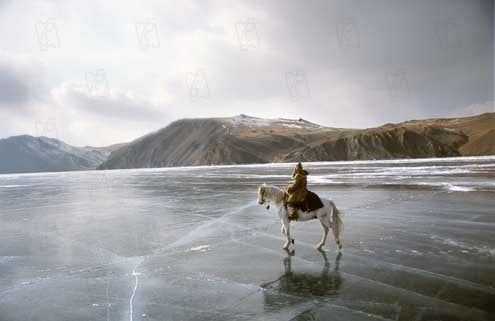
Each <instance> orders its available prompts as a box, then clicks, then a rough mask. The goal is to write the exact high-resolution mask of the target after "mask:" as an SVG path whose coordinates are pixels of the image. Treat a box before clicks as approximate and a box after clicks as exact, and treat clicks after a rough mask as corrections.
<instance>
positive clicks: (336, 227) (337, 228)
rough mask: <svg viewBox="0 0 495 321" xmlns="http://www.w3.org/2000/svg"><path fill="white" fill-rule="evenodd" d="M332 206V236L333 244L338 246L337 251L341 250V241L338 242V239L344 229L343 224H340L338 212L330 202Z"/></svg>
mask: <svg viewBox="0 0 495 321" xmlns="http://www.w3.org/2000/svg"><path fill="white" fill-rule="evenodd" d="M331 205H332V232H333V236H334V238H335V242H337V245H338V246H339V249H341V248H342V241H341V240H340V237H341V236H342V230H343V228H344V223H343V222H342V219H341V218H340V217H341V216H340V211H339V209H338V208H337V206H336V205H335V203H334V202H331Z"/></svg>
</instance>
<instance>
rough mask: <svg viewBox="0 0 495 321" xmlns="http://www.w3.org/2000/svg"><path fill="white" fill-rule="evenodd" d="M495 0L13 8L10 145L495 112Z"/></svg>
mask: <svg viewBox="0 0 495 321" xmlns="http://www.w3.org/2000/svg"><path fill="white" fill-rule="evenodd" d="M493 12H494V8H493V1H490V0H486V1H485V0H464V1H457V0H445V1H443V0H442V1H437V0H434V1H427V0H421V1H397V0H388V1H385V0H379V1H366V2H365V1H342V0H335V1H328V0H325V1H323V0H322V1H300V0H291V1H272V0H265V1H202V0H197V1H190V0H183V1H163V0H162V1H123V0H119V1H117V0H115V1H113V0H112V1H110V0H107V1H92V0H86V1H72V0H63V1H62V0H60V1H24V0H0V41H1V42H0V119H1V126H0V138H3V137H8V136H12V135H20V134H31V135H40V134H45V135H47V136H56V137H58V138H60V139H61V140H63V141H65V142H67V143H70V144H74V145H93V146H103V145H108V144H112V143H118V142H124V141H129V140H132V139H135V138H137V137H139V136H141V135H143V134H146V133H148V132H150V131H153V130H156V129H159V128H161V127H164V126H166V125H167V124H168V123H169V122H170V121H173V120H175V119H177V118H184V117H212V116H232V115H236V114H240V113H244V114H248V115H252V116H258V117H267V118H277V117H284V118H299V117H302V118H305V119H308V120H310V121H313V122H316V123H319V124H322V125H327V126H334V127H373V126H378V125H381V124H383V123H388V122H399V121H404V120H408V119H413V118H414V119H418V118H429V117H452V116H463V115H473V114H479V113H481V112H487V111H493V110H494V107H493V92H494V82H493V72H494V69H493V45H494V32H493V22H494V21H493Z"/></svg>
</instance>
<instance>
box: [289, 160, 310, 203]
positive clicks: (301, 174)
mask: <svg viewBox="0 0 495 321" xmlns="http://www.w3.org/2000/svg"><path fill="white" fill-rule="evenodd" d="M308 174H309V173H308V171H306V170H304V169H303V167H302V164H301V163H300V162H299V163H298V164H297V165H296V168H294V171H293V172H292V178H293V179H294V183H292V184H291V185H289V186H287V187H286V189H285V192H286V193H287V195H288V197H287V203H288V204H289V205H291V204H294V205H295V204H298V203H302V202H304V200H305V199H306V195H307V194H308V181H307V176H308Z"/></svg>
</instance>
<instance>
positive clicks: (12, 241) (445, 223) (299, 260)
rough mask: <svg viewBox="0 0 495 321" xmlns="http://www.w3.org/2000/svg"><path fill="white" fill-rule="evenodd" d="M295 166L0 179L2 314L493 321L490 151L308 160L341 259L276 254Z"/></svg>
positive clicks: (305, 233) (302, 245) (299, 238)
mask: <svg viewBox="0 0 495 321" xmlns="http://www.w3.org/2000/svg"><path fill="white" fill-rule="evenodd" d="M291 167H292V164H291V165H288V164H278V165H276V166H272V165H263V166H261V165H257V166H222V167H199V168H179V169H146V170H117V171H97V172H72V173H50V174H29V175H2V176H0V187H1V186H9V187H6V188H0V220H1V221H0V320H2V321H4V320H5V321H10V320H50V321H52V320H53V321H58V320H85V321H87V320H98V321H100V320H105V321H109V320H131V321H137V320H140V321H144V320H160V321H162V320H229V321H230V320H384V319H385V320H493V319H494V318H493V316H494V313H495V306H494V305H493V302H495V289H494V287H495V266H494V258H495V257H494V256H495V245H494V244H495V237H494V234H493V229H494V225H495V212H494V210H493V208H495V197H494V195H495V191H494V190H493V188H491V184H493V177H494V176H495V158H486V157H480V158H469V159H466V158H462V159H450V160H444V159H442V160H430V161H429V162H426V161H419V162H418V161H417V160H410V161H396V162H385V163H384V162H366V163H362V162H354V163H353V162H346V163H342V162H338V163H313V164H307V169H308V170H309V172H310V175H311V176H310V181H309V184H310V188H311V189H313V190H314V191H316V192H317V193H319V194H321V195H324V196H326V197H329V198H331V199H333V200H334V201H335V202H336V204H337V206H338V207H339V208H340V209H341V210H342V212H343V221H344V235H343V245H344V250H343V252H342V253H339V252H338V251H337V248H336V245H335V243H333V241H331V240H329V242H328V243H327V245H326V252H318V251H316V250H314V245H315V244H316V243H317V242H318V241H319V239H320V236H321V227H320V226H319V225H318V223H317V222H316V221H310V222H305V223H296V224H294V225H293V231H292V232H293V237H294V238H295V239H296V242H295V245H294V246H293V249H294V253H287V252H285V251H283V250H282V249H281V246H282V245H283V243H284V239H283V236H282V234H281V233H280V223H279V222H278V220H277V217H276V213H275V212H274V210H270V211H267V210H266V209H265V208H264V207H262V206H259V205H257V204H256V188H257V186H258V185H260V184H262V183H267V184H274V185H278V186H283V185H284V184H287V183H288V182H289V180H290V176H289V175H290V172H291ZM459 169H460V170H459ZM315 178H316V179H315ZM323 178H327V179H329V180H330V181H328V182H327V181H325V180H323ZM391 182H397V183H396V184H394V185H392V186H389V185H387V184H389V183H391ZM449 185H451V186H454V187H455V186H460V187H469V188H465V189H462V190H461V191H459V190H456V188H449Z"/></svg>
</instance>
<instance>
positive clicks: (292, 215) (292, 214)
mask: <svg viewBox="0 0 495 321" xmlns="http://www.w3.org/2000/svg"><path fill="white" fill-rule="evenodd" d="M287 212H288V218H289V220H291V221H297V218H298V217H297V208H295V207H292V206H287Z"/></svg>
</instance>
